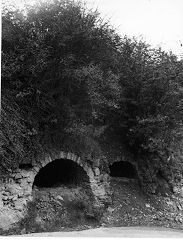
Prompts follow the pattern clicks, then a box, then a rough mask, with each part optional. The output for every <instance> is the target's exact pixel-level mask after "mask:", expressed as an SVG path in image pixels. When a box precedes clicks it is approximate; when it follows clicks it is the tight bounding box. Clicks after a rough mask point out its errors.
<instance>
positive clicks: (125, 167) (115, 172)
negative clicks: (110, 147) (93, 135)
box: [109, 161, 137, 179]
mask: <svg viewBox="0 0 183 240" xmlns="http://www.w3.org/2000/svg"><path fill="white" fill-rule="evenodd" d="M109 169H110V175H111V177H124V178H129V179H136V178H137V171H136V169H135V167H134V166H133V164H131V163H130V162H126V161H119V162H115V163H113V164H112V165H110V166H109Z"/></svg>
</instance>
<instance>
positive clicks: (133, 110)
mask: <svg viewBox="0 0 183 240" xmlns="http://www.w3.org/2000/svg"><path fill="white" fill-rule="evenodd" d="M182 77H183V62H182V61H178V60H177V57H176V56H174V55H173V54H171V53H166V52H164V51H162V50H161V49H153V48H151V46H149V45H148V44H146V43H145V42H143V41H141V40H136V39H130V38H128V37H124V38H121V37H120V36H119V35H118V34H117V33H116V31H115V30H114V29H113V28H112V27H111V26H110V25H109V24H108V22H106V21H104V20H103V19H101V17H100V15H99V14H98V12H97V11H91V10H87V9H86V7H85V6H84V4H82V3H80V2H73V1H69V0H66V1H59V0H54V1H53V2H52V3H50V2H45V1H44V2H42V3H39V4H38V5H37V6H33V7H31V6H27V8H26V10H24V12H21V11H20V10H17V9H14V8H8V9H7V8H4V9H3V13H2V111H1V135H0V136H1V138H2V139H1V150H0V151H1V152H0V155H1V159H2V160H1V163H0V165H1V170H2V171H4V172H6V171H7V169H11V168H14V167H17V166H18V164H19V163H20V162H22V161H31V160H33V159H35V158H36V157H38V155H39V154H42V153H44V152H45V151H49V149H51V148H55V149H57V148H62V149H63V148H64V149H66V150H69V151H73V152H76V153H78V154H80V155H81V154H82V155H84V156H85V157H86V159H88V160H90V161H94V160H95V159H96V158H100V159H103V158H106V159H110V158H111V157H116V156H120V155H123V154H125V153H129V154H130V155H131V156H132V158H133V159H134V160H135V161H137V162H138V165H139V169H142V171H143V169H145V170H144V174H143V176H144V177H143V178H144V179H145V178H148V179H149V178H153V177H152V176H154V175H153V174H154V173H155V172H157V171H158V169H161V170H162V169H163V171H164V172H165V173H163V174H164V175H166V176H169V180H170V181H172V180H173V181H174V180H175V178H179V177H180V176H181V174H182V156H183V155H182V152H181V143H182V137H183V131H182V130H183V126H182V119H183V116H182V114H183V81H182ZM124 152H125V153H124ZM147 170H148V171H147ZM145 174H146V175H147V176H145ZM151 180H152V179H151ZM152 181H153V180H152Z"/></svg>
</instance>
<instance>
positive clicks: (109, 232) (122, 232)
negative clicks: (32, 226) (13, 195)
mask: <svg viewBox="0 0 183 240" xmlns="http://www.w3.org/2000/svg"><path fill="white" fill-rule="evenodd" d="M17 236H18V235H16V237H17ZM25 236H27V237H31V236H32V237H111V238H112V237H135V238H140V237H147V238H148V237H150V238H153V237H156V238H157V237H158V238H162V237H163V238H175V237H177V238H183V231H181V230H180V231H178V230H174V229H170V228H153V227H112V228H95V229H89V230H84V231H73V232H49V233H48V232H47V233H33V234H25V235H19V236H18V237H25Z"/></svg>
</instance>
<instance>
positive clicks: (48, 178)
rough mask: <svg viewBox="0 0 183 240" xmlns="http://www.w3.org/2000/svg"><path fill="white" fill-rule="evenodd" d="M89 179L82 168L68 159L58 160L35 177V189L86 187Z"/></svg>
mask: <svg viewBox="0 0 183 240" xmlns="http://www.w3.org/2000/svg"><path fill="white" fill-rule="evenodd" d="M86 184H87V185H88V184H89V178H88V176H87V174H86V172H85V171H84V169H83V168H82V167H80V166H79V165H78V164H77V163H75V162H73V161H72V160H68V159H57V160H54V161H53V162H51V163H49V164H47V165H46V166H45V167H43V168H42V169H41V170H40V171H39V172H38V174H37V175H36V177H35V180H34V183H33V187H34V186H37V187H38V188H50V187H57V186H61V185H67V186H68V185H75V186H81V185H82V186H84V185H86Z"/></svg>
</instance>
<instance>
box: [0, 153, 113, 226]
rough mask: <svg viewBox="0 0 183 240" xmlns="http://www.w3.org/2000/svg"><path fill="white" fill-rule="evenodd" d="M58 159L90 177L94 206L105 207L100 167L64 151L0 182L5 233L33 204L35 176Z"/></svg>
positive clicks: (106, 187)
mask: <svg viewBox="0 0 183 240" xmlns="http://www.w3.org/2000/svg"><path fill="white" fill-rule="evenodd" d="M56 159H60V161H62V159H68V160H72V161H74V162H76V163H77V164H78V165H79V166H81V167H82V168H83V169H84V170H85V172H86V173H87V175H88V177H89V182H90V186H91V190H92V192H93V195H94V198H95V204H96V205H98V206H102V205H104V204H105V203H106V202H108V201H109V192H110V189H109V182H108V175H107V174H105V173H103V174H102V173H101V172H100V169H99V166H92V165H89V164H88V163H87V162H86V161H85V160H84V159H81V158H80V157H78V156H76V155H75V154H73V153H70V152H69V153H66V152H63V151H60V152H57V153H52V154H51V155H46V156H45V157H44V158H42V159H41V160H39V161H37V162H34V163H33V165H32V167H30V168H28V169H17V170H15V171H14V172H12V173H11V174H10V176H9V178H8V179H1V183H0V190H1V191H0V228H3V229H8V228H10V227H11V226H12V224H13V223H15V222H17V221H19V220H20V219H21V218H23V217H24V215H25V214H26V205H27V202H29V201H31V200H32V186H33V182H34V179H35V176H36V175H37V174H38V172H39V171H40V169H41V168H43V167H44V166H46V165H47V164H48V163H50V162H52V161H54V160H56Z"/></svg>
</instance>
